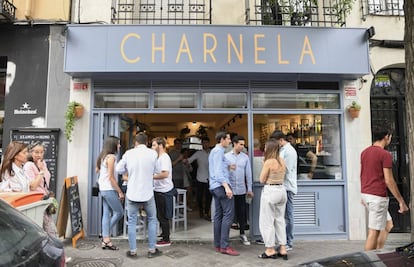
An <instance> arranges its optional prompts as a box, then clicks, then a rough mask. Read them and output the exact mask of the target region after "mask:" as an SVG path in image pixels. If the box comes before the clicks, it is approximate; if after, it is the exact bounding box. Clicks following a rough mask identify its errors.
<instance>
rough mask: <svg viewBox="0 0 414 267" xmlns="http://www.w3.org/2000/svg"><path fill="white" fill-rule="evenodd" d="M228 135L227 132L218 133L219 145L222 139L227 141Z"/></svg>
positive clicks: (217, 140)
mask: <svg viewBox="0 0 414 267" xmlns="http://www.w3.org/2000/svg"><path fill="white" fill-rule="evenodd" d="M227 135H228V133H227V132H224V131H221V132H218V133H216V142H217V143H220V142H221V139H226V136H227Z"/></svg>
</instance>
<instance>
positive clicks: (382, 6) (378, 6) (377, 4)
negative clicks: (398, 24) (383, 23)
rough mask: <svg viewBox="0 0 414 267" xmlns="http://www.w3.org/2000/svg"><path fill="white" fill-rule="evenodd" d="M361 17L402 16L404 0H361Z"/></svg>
mask: <svg viewBox="0 0 414 267" xmlns="http://www.w3.org/2000/svg"><path fill="white" fill-rule="evenodd" d="M362 12H363V14H362V15H363V16H364V17H365V16H366V15H373V16H404V0H362Z"/></svg>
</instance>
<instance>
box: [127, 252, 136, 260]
mask: <svg viewBox="0 0 414 267" xmlns="http://www.w3.org/2000/svg"><path fill="white" fill-rule="evenodd" d="M126 256H127V257H128V258H131V259H136V258H138V255H137V253H136V252H132V251H127V252H126Z"/></svg>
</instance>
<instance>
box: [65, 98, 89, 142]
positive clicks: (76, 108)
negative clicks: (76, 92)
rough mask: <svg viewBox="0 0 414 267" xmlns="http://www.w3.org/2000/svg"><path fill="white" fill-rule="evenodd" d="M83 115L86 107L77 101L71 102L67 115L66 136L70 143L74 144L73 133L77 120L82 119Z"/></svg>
mask: <svg viewBox="0 0 414 267" xmlns="http://www.w3.org/2000/svg"><path fill="white" fill-rule="evenodd" d="M83 113H84V107H83V105H82V104H81V103H79V102H76V101H71V102H69V104H68V108H67V109H66V113H65V136H66V139H67V140H68V141H69V142H72V131H73V127H74V125H75V120H76V119H79V118H80V117H82V115H83Z"/></svg>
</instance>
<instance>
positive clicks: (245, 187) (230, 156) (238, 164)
mask: <svg viewBox="0 0 414 267" xmlns="http://www.w3.org/2000/svg"><path fill="white" fill-rule="evenodd" d="M232 143H233V149H232V150H231V151H230V152H227V153H226V154H225V157H226V159H227V161H228V162H229V163H230V166H235V168H230V184H231V186H232V189H233V195H234V210H235V212H236V214H235V215H236V216H235V217H236V221H237V222H238V223H239V228H240V240H241V242H242V243H243V244H244V245H250V241H249V240H248V239H247V237H246V235H245V233H244V231H245V229H246V224H247V214H246V213H247V203H246V193H247V197H249V198H252V197H253V191H252V170H251V165H250V160H249V156H247V154H246V153H244V152H242V151H243V149H244V145H245V139H244V137H243V136H240V135H236V136H235V137H233V140H232Z"/></svg>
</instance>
